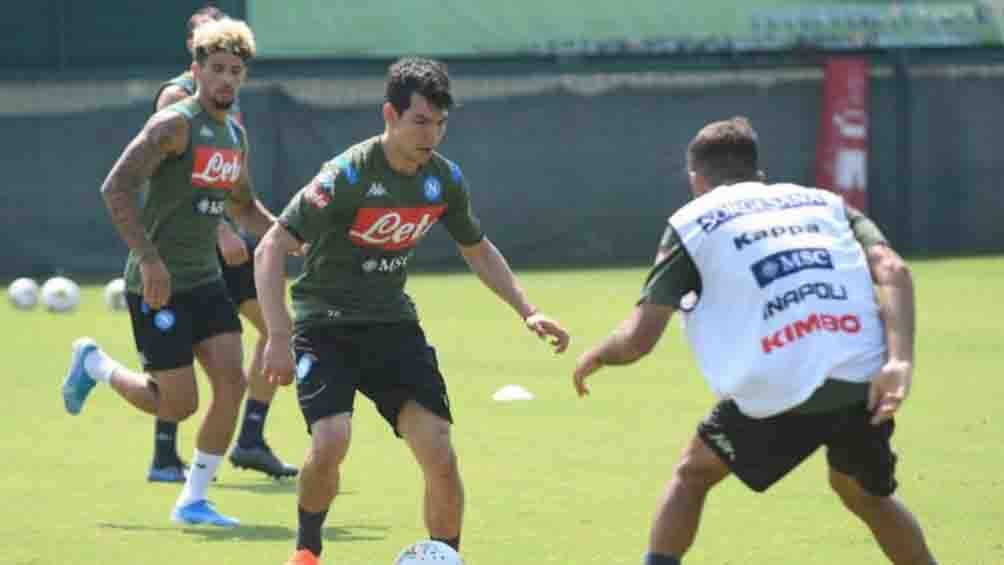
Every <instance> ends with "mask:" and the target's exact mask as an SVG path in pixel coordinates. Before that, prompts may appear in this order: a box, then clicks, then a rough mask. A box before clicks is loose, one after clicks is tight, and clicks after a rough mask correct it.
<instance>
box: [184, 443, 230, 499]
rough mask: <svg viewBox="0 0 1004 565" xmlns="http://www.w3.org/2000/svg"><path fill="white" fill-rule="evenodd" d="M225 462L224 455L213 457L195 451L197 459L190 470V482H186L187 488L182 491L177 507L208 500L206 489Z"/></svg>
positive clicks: (194, 459)
mask: <svg viewBox="0 0 1004 565" xmlns="http://www.w3.org/2000/svg"><path fill="white" fill-rule="evenodd" d="M220 461H223V456H222V455H212V454H209V453H203V452H201V451H199V450H198V449H196V450H195V457H194V458H193V459H192V464H191V466H190V467H189V468H188V480H187V481H185V488H183V489H181V495H180V496H178V502H177V504H176V506H184V505H186V504H191V503H193V502H198V501H200V500H205V499H206V489H207V488H209V483H211V482H213V476H215V475H216V468H217V467H219V466H220Z"/></svg>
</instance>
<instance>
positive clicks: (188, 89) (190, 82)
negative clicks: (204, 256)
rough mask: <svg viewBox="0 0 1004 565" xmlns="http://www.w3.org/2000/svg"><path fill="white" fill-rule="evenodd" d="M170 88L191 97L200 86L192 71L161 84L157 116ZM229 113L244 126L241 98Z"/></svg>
mask: <svg viewBox="0 0 1004 565" xmlns="http://www.w3.org/2000/svg"><path fill="white" fill-rule="evenodd" d="M169 86H177V87H178V88H180V89H182V90H184V91H185V93H186V94H188V95H189V96H193V95H195V92H196V91H197V90H198V89H199V85H198V84H196V82H195V75H193V74H192V71H185V72H183V73H181V74H180V75H178V76H176V77H174V78H171V79H169V80H167V81H164V82H162V83H160V86H159V87H158V88H157V92H156V93H155V94H154V95H153V112H154V113H155V114H156V113H157V100H159V99H160V94H161V93H162V92H164V89H165V88H167V87H169ZM227 113H228V114H230V115H231V116H233V117H234V119H235V120H237V123H239V124H241V125H244V115H243V114H242V113H241V101H240V98H234V103H233V105H232V106H230V109H229V110H227ZM223 221H224V222H226V223H227V224H228V225H229V226H230V228H231V229H233V230H234V231H235V232H237V233H244V230H242V229H241V227H240V226H239V225H238V224H237V222H235V221H233V220H232V219H231V218H230V217H229V216H227V215H224V216H223Z"/></svg>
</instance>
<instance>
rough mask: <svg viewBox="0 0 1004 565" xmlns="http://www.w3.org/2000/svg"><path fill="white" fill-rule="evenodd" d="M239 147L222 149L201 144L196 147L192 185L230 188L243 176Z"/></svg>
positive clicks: (241, 155) (241, 153)
mask: <svg viewBox="0 0 1004 565" xmlns="http://www.w3.org/2000/svg"><path fill="white" fill-rule="evenodd" d="M242 157H243V152H242V151H241V150H239V149H220V148H218V147H208V146H205V145H200V146H198V147H196V148H195V160H194V163H193V165H192V186H198V187H202V188H223V189H226V190H230V189H232V188H234V186H236V184H237V179H239V178H240V176H241V159H242Z"/></svg>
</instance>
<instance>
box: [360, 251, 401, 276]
mask: <svg viewBox="0 0 1004 565" xmlns="http://www.w3.org/2000/svg"><path fill="white" fill-rule="evenodd" d="M410 258H411V256H410V255H400V256H398V257H372V258H370V259H367V260H365V261H363V264H362V269H363V272H364V273H367V274H368V273H384V274H393V273H396V272H398V271H400V270H401V269H404V268H405V267H407V266H408V259H410Z"/></svg>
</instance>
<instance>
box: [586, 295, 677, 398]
mask: <svg viewBox="0 0 1004 565" xmlns="http://www.w3.org/2000/svg"><path fill="white" fill-rule="evenodd" d="M673 311H674V309H673V307H672V306H668V305H665V304H655V303H652V302H642V303H641V304H639V305H638V306H635V309H634V310H633V311H632V312H631V314H630V315H629V316H628V317H627V318H626V319H624V321H622V322H621V323H620V324H619V325H618V326H617V328H615V329H614V331H613V332H611V333H610V335H608V336H607V337H606V339H604V340H603V341H601V342H600V343H599V344H597V345H596V346H594V347H593V348H591V349H589V350H588V351H586V352H585V353H583V354H582V355H581V356H580V357H579V360H578V363H577V364H576V367H575V373H574V375H573V380H574V381H575V390H576V392H578V394H579V396H585V395H587V394H589V387H588V386H586V378H587V377H589V376H590V375H592V374H593V373H595V372H596V371H598V370H599V369H600V368H601V367H603V366H604V365H629V364H631V363H634V362H635V361H637V360H639V359H641V358H642V357H644V356H646V355H648V354H649V352H651V351H652V349H654V348H655V346H656V344H657V343H659V339H660V338H661V337H662V334H663V333H664V332H665V331H666V324H668V323H669V319H670V317H672V315H673Z"/></svg>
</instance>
